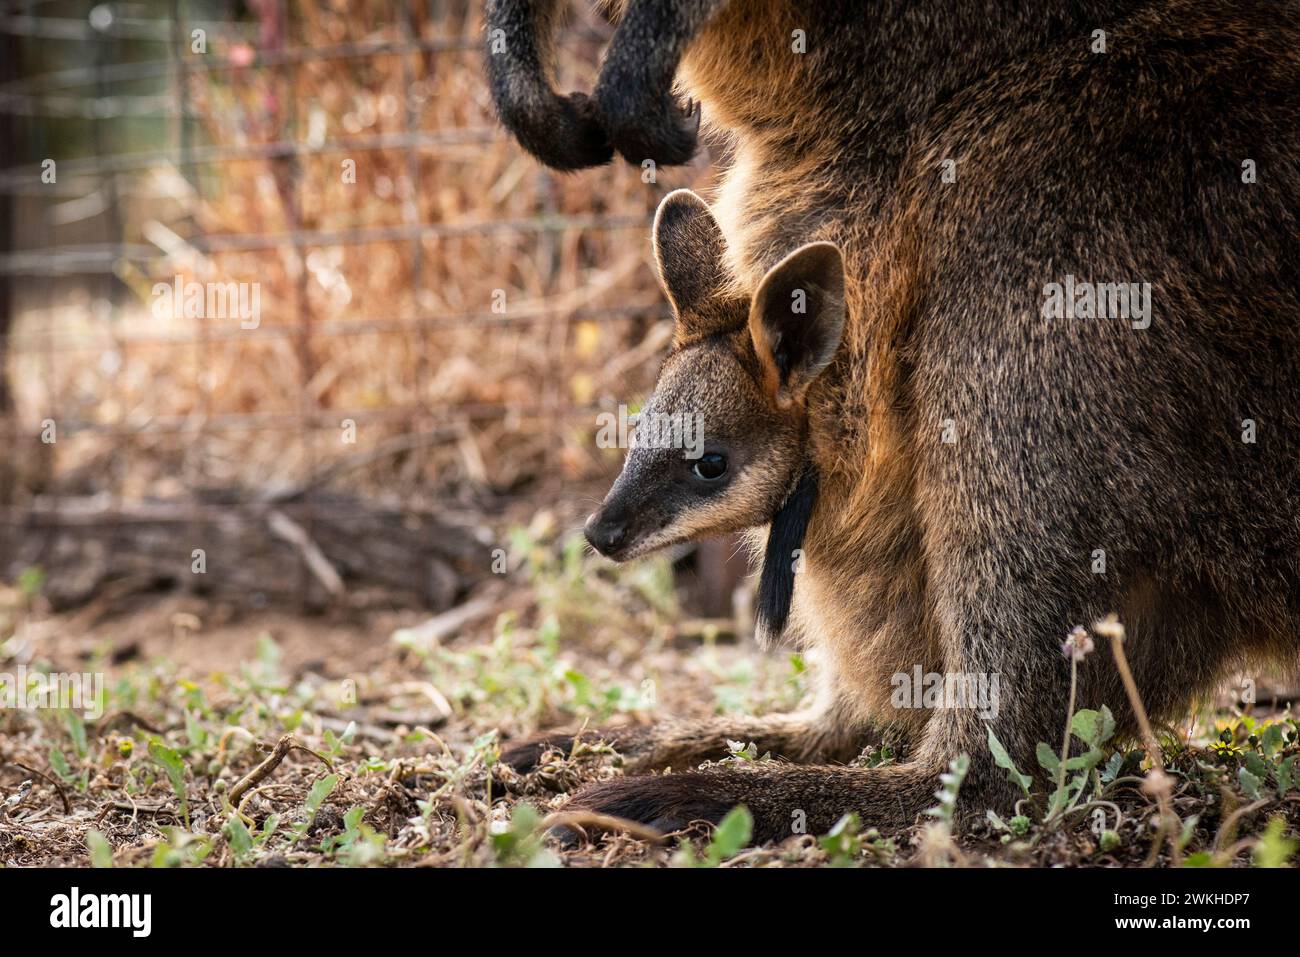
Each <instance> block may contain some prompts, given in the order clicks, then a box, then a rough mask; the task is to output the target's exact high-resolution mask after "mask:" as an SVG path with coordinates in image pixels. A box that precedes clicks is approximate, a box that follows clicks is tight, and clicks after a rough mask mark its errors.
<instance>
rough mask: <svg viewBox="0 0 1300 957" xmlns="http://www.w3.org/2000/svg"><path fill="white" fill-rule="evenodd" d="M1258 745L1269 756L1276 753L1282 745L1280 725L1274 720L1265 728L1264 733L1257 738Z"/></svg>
mask: <svg viewBox="0 0 1300 957" xmlns="http://www.w3.org/2000/svg"><path fill="white" fill-rule="evenodd" d="M1259 746H1260V748H1261V749H1262V750H1263V752H1264V754H1266V755H1267V756H1268V757H1270V758H1271V757H1272V756H1273V755H1274V754H1276V753H1277V751H1278V749H1279V748H1281V747H1282V726H1281V725H1280V724H1277V723H1276V722H1275V723H1273V724H1270V725H1269V726H1268V727H1267V728H1265V729H1264V734H1263V735H1262V736H1261V737H1260V739H1259Z"/></svg>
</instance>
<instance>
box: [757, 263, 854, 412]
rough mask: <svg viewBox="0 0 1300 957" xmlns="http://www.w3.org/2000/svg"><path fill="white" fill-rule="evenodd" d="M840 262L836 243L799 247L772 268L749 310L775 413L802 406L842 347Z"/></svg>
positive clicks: (765, 380)
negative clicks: (797, 403)
mask: <svg viewBox="0 0 1300 957" xmlns="http://www.w3.org/2000/svg"><path fill="white" fill-rule="evenodd" d="M843 333H844V257H843V255H842V254H841V253H840V248H839V247H838V246H836V245H835V244H834V243H809V244H808V245H807V246H801V247H799V248H798V249H796V250H795V251H794V252H792V253H791V254H790V255H788V256H786V257H785V259H783V260H781V261H780V262H779V263H777V264H776V265H775V266H773V267H772V268H771V269H770V270H768V273H767V275H766V276H764V277H763V281H762V282H761V283H759V285H758V292H756V293H755V294H754V300H753V303H752V304H751V305H750V310H749V334H750V337H751V338H752V339H753V340H754V349H755V351H756V352H757V353H758V360H759V362H760V363H761V364H762V366H763V380H764V381H763V385H764V388H765V390H766V392H767V394H768V396H769V397H770V398H771V399H772V401H773V402H774V403H775V404H776V406H777V407H778V408H781V409H788V408H790V406H791V405H793V404H794V403H796V402H802V401H803V397H804V394H805V393H806V392H807V391H808V387H809V386H810V385H812V383H813V381H814V380H815V379H816V378H817V376H819V375H820V374H821V372H822V370H823V369H825V368H826V367H827V366H828V365H830V362H831V360H832V359H833V358H835V352H836V350H838V349H839V347H840V338H841V336H842V335H843Z"/></svg>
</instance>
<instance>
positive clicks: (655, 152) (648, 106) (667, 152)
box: [596, 78, 702, 166]
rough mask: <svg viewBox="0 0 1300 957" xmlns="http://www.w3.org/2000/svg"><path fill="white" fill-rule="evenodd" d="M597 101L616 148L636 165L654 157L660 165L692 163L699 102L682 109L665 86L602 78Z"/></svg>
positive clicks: (697, 132) (698, 124) (653, 159)
mask: <svg viewBox="0 0 1300 957" xmlns="http://www.w3.org/2000/svg"><path fill="white" fill-rule="evenodd" d="M596 103H597V108H598V111H599V113H600V118H601V121H602V122H603V123H604V125H605V130H606V135H607V136H608V137H609V142H610V143H612V144H613V146H614V149H616V150H618V152H619V153H620V154H621V155H622V157H623V158H624V159H625V160H627V161H628V162H629V163H631V164H632V165H633V166H640V165H641V164H642V163H644V162H645V161H646V160H652V161H653V162H654V163H655V164H656V165H658V166H680V165H682V164H684V163H689V162H690V161H691V157H693V156H694V155H695V150H696V148H697V146H698V145H699V137H700V119H701V116H702V113H701V110H700V104H699V103H696V102H693V101H692V102H688V103H687V104H686V106H685V107H684V108H683V107H682V106H680V105H678V102H677V100H676V98H674V97H673V96H672V95H671V94H670V93H669V92H668V90H666V89H656V88H654V87H652V86H649V85H647V84H645V83H640V84H627V83H622V84H620V83H619V82H618V81H615V80H611V81H610V82H608V83H606V82H604V81H603V78H602V83H601V85H600V86H599V87H598V88H597V90H596Z"/></svg>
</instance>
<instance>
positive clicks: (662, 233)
mask: <svg viewBox="0 0 1300 957" xmlns="http://www.w3.org/2000/svg"><path fill="white" fill-rule="evenodd" d="M654 247H655V260H656V262H657V263H658V265H659V278H660V281H661V282H662V283H663V287H664V291H665V292H666V293H668V298H669V299H671V300H672V304H673V311H674V312H675V313H676V315H677V322H678V325H679V327H680V326H683V325H685V326H687V327H688V328H686V329H682V328H679V329H678V338H679V339H681V338H691V337H692V334H693V333H694V334H708V332H709V331H710V330H707V329H691V328H689V327H690V326H692V325H698V324H699V323H700V322H701V321H702V319H703V317H702V316H700V315H699V312H700V310H701V307H703V306H705V305H706V304H707V303H708V302H709V301H710V299H712V298H713V297H714V296H715V294H716V293H717V291H718V290H719V289H721V288H723V287H724V286H725V285H726V282H727V279H726V268H725V266H724V263H723V258H724V256H725V255H726V251H727V243H726V240H724V239H723V238H722V229H721V228H720V227H719V226H718V221H717V220H716V219H714V218H713V213H712V212H710V211H709V207H708V204H707V203H705V202H704V200H702V199H700V197H699V196H697V195H695V194H694V193H692V192H691V191H690V190H689V189H677V190H673V191H672V192H671V193H669V194H668V195H667V196H665V197H664V198H663V201H662V202H661V203H660V204H659V210H658V212H656V213H655V225H654ZM704 311H706V312H707V311H708V310H704ZM683 332H684V333H686V335H684V336H683V335H682V333H683Z"/></svg>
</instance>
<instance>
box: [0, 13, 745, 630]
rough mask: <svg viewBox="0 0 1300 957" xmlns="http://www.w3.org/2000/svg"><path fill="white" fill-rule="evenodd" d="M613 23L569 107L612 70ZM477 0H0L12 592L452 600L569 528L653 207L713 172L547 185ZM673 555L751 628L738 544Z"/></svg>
mask: <svg viewBox="0 0 1300 957" xmlns="http://www.w3.org/2000/svg"><path fill="white" fill-rule="evenodd" d="M591 6H592V5H591V4H588V3H575V4H574V9H573V10H572V15H571V16H570V17H569V20H568V26H567V27H566V29H565V31H564V33H563V35H562V39H561V55H560V68H559V76H558V83H559V86H560V87H561V88H564V89H575V88H576V89H590V88H591V87H592V85H593V82H594V78H595V73H596V69H597V65H598V61H599V55H600V51H601V49H602V47H603V45H604V43H605V42H606V40H607V39H608V35H609V32H610V28H609V26H608V24H606V23H605V22H604V21H603V20H601V19H600V18H599V17H598V16H597V15H596V14H595V13H594V12H593V11H592V10H591ZM481 8H482V3H481V2H480V0H351V2H345V0H301V2H300V0H294V2H289V0H247V2H236V0H229V2H220V0H210V2H204V0H171V2H168V0H139V2H120V3H116V2H114V3H104V4H89V3H75V2H60V0H6V8H5V15H4V18H3V20H2V21H0V44H3V50H2V51H0V124H2V126H0V142H2V143H3V161H2V162H0V167H2V169H0V242H3V243H4V246H3V249H0V359H2V360H3V361H2V362H0V433H2V434H3V440H4V444H5V450H6V451H5V452H4V453H3V457H2V458H0V508H2V509H3V522H2V524H0V536H3V537H2V538H0V581H8V582H13V581H16V580H18V579H19V577H20V576H22V575H24V574H32V572H31V571H30V570H31V569H40V572H39V574H40V575H41V578H42V589H41V590H42V595H43V600H45V601H46V602H48V603H49V604H50V606H51V607H52V608H53V609H55V610H59V609H64V608H76V607H80V606H82V605H84V604H85V603H87V602H90V601H96V600H97V601H101V602H108V603H110V604H111V603H114V602H119V601H121V600H124V599H125V598H127V597H128V596H132V595H139V594H142V593H144V594H148V593H151V592H152V593H156V592H157V591H159V590H168V589H182V590H185V591H189V592H197V593H200V594H207V595H213V596H216V597H218V598H220V599H222V600H223V601H227V602H230V603H232V604H234V605H236V606H242V605H251V606H254V607H259V608H261V607H268V606H269V607H287V608H292V609H295V610H298V611H311V612H315V611H321V610H339V609H349V608H351V609H356V608H364V607H375V606H383V607H414V608H424V609H431V610H434V611H437V610H443V609H448V608H452V607H455V606H457V605H458V604H461V603H463V602H464V601H465V600H466V598H467V597H468V596H470V595H471V594H473V592H474V590H475V588H476V587H477V586H479V585H481V584H482V583H483V582H484V581H489V580H491V579H492V577H493V575H494V573H495V574H498V575H500V574H502V573H503V572H506V573H508V571H509V569H507V568H505V567H504V566H507V565H515V566H517V565H518V563H519V560H520V559H519V555H518V554H517V550H516V553H512V554H508V555H507V556H506V558H505V559H504V561H502V560H495V561H494V557H495V558H496V559H499V558H500V556H501V553H502V552H506V553H509V552H510V543H509V535H510V533H509V530H510V529H512V528H528V529H531V530H532V534H533V535H534V536H535V537H539V538H541V539H551V538H554V539H555V540H557V541H559V540H563V539H564V538H565V537H566V536H567V535H570V534H571V533H572V532H573V531H574V530H576V529H577V528H578V527H579V526H580V524H581V521H582V519H583V517H585V515H586V514H587V513H588V512H589V511H591V509H592V507H593V505H594V503H595V502H597V501H598V500H599V498H600V497H601V496H602V495H603V493H604V491H605V489H606V488H607V487H608V483H609V481H610V480H611V479H612V477H613V475H614V474H616V472H617V469H618V466H619V464H620V462H621V459H622V455H623V452H622V450H620V449H604V450H602V449H598V448H597V445H596V442H595V434H596V431H597V427H598V423H597V418H596V417H597V415H598V413H600V412H602V411H604V412H617V410H618V406H619V404H620V403H627V404H628V405H629V406H630V408H631V411H635V410H636V404H637V401H638V400H639V399H640V398H641V397H643V396H644V395H645V394H646V392H647V391H648V389H649V387H650V386H651V385H652V383H653V380H654V376H655V373H656V371H657V368H658V363H659V361H660V359H661V357H662V355H663V354H664V351H665V348H666V345H667V342H668V340H669V337H670V332H671V323H670V319H669V315H668V312H667V307H666V304H665V301H664V299H663V296H662V295H661V293H660V291H659V289H658V287H657V284H656V282H655V274H654V269H653V261H652V257H651V250H650V242H649V225H650V222H651V219H652V215H653V211H654V208H655V206H656V205H657V203H658V201H659V199H660V198H661V197H662V196H663V195H665V194H666V193H667V192H669V191H671V190H672V189H674V188H677V187H679V186H687V185H689V186H693V187H696V188H707V186H708V184H709V181H710V176H711V173H710V170H711V159H710V155H709V149H708V148H706V149H703V150H702V151H701V154H700V156H698V157H697V159H696V161H695V162H694V164H693V165H692V166H690V167H687V168H680V169H672V170H661V171H652V172H651V174H650V175H647V174H646V173H645V171H643V170H641V169H639V168H634V167H630V166H627V165H625V164H622V163H619V164H617V165H610V166H606V167H604V168H601V169H596V170H590V171H587V172H584V173H579V174H570V175H561V174H556V173H553V172H550V171H548V170H546V169H544V168H543V167H541V166H540V165H539V164H538V163H537V162H536V161H535V160H533V159H532V158H531V157H529V156H527V155H526V154H524V153H523V151H522V150H521V149H519V147H518V146H517V145H515V144H514V143H513V142H512V141H511V140H509V139H508V138H507V136H506V134H505V133H504V131H503V130H502V129H501V128H500V127H499V126H498V125H497V123H496V121H495V117H494V115H493V112H492V108H491V103H490V99H489V97H488V94H487V90H486V88H485V82H484V77H483V66H482V57H483V54H482V21H481V17H482V9H481ZM713 146H714V151H715V152H717V146H718V145H717V144H713ZM647 180H650V181H647ZM192 284H198V286H197V287H196V286H193V285H192ZM232 284H233V285H232ZM214 286H217V287H220V288H221V289H229V290H230V302H229V303H228V307H227V308H226V309H225V310H224V311H222V310H221V309H220V308H218V309H216V310H213V309H212V308H211V305H210V304H209V305H208V308H206V309H205V308H204V303H205V302H206V301H207V300H205V298H204V294H205V293H206V292H207V291H209V290H211V289H212V288H213V287H214ZM194 288H198V289H200V290H201V292H200V296H199V299H198V300H197V302H198V305H195V301H192V295H191V294H190V292H189V291H190V290H193V289H194ZM177 292H179V293H182V294H181V295H180V296H176V295H175V293H177ZM237 296H242V297H243V298H242V299H239V300H238V301H239V302H241V303H242V304H243V306H244V307H245V311H244V312H242V313H241V312H240V311H239V310H238V309H236V308H235V302H236V297H237ZM173 299H174V300H175V301H174V302H173ZM250 300H251V302H250ZM250 305H251V306H255V307H256V308H257V314H256V315H253V314H252V313H251V312H250V311H249V306H250ZM187 306H189V308H186V307H187ZM214 311H215V312H218V313H220V314H216V315H213V314H209V313H212V312H214ZM670 559H671V561H672V562H673V569H674V571H673V575H674V579H675V583H676V585H677V586H678V590H679V592H680V597H681V598H682V600H683V601H684V602H685V607H686V609H687V610H688V611H689V612H690V613H692V614H696V615H700V616H705V617H708V618H714V619H728V618H732V617H734V616H733V612H734V610H735V608H736V604H735V602H736V601H739V603H740V606H742V608H743V606H744V598H743V589H742V594H741V596H740V597H739V598H737V597H736V594H735V592H736V587H737V585H738V584H739V583H740V578H741V574H742V573H743V571H744V562H743V560H742V559H741V558H739V557H737V556H736V545H735V543H734V542H721V543H714V544H711V545H708V546H705V547H703V548H702V549H698V550H696V549H684V550H682V551H680V552H678V553H676V554H674V555H672V556H670ZM196 563H197V564H196ZM743 616H744V613H743V610H742V613H741V617H743Z"/></svg>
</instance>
